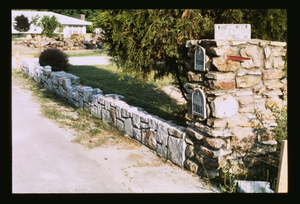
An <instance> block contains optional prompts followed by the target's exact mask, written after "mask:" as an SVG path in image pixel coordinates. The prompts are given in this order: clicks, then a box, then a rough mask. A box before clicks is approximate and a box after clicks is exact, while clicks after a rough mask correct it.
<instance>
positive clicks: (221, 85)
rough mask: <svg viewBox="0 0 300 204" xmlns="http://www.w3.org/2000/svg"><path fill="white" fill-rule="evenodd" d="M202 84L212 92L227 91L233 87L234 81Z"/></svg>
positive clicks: (215, 81) (212, 81)
mask: <svg viewBox="0 0 300 204" xmlns="http://www.w3.org/2000/svg"><path fill="white" fill-rule="evenodd" d="M204 84H205V85H206V86H207V87H209V88H211V89H213V90H229V89H233V88H234V87H235V81H234V80H233V79H232V80H206V81H205V82H204Z"/></svg>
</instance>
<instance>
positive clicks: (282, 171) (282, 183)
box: [275, 140, 288, 193]
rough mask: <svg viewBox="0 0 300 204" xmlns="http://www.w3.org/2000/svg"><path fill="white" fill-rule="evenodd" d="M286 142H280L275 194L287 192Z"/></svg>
mask: <svg viewBox="0 0 300 204" xmlns="http://www.w3.org/2000/svg"><path fill="white" fill-rule="evenodd" d="M287 148H288V147H287V140H282V143H281V152H280V160H279V167H278V173H277V183H276V190H275V192H276V193H287V192H288V166H287V164H288V160H287Z"/></svg>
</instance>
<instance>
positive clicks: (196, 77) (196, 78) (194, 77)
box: [187, 71, 203, 82]
mask: <svg viewBox="0 0 300 204" xmlns="http://www.w3.org/2000/svg"><path fill="white" fill-rule="evenodd" d="M187 78H188V81H189V82H202V81H203V79H202V75H201V73H195V72H192V71H189V72H188V73H187Z"/></svg>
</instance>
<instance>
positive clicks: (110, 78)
mask: <svg viewBox="0 0 300 204" xmlns="http://www.w3.org/2000/svg"><path fill="white" fill-rule="evenodd" d="M68 72H69V73H71V74H74V75H76V76H78V77H80V83H81V85H84V86H91V87H93V88H100V89H101V90H102V91H103V93H104V94H113V93H114V94H120V95H123V96H125V101H126V102H127V103H128V104H129V105H133V106H137V107H141V108H143V109H144V110H146V111H147V112H148V113H151V114H153V115H157V116H159V117H161V118H163V119H166V120H175V121H177V122H178V124H180V125H185V120H184V114H185V113H186V107H185V106H184V105H180V104H177V103H176V101H175V100H174V99H172V98H171V97H170V96H168V95H167V94H166V93H165V92H163V91H161V90H159V87H162V86H166V85H171V84H172V83H173V81H174V80H173V79H172V78H171V77H165V78H164V79H162V80H157V81H154V80H152V79H151V77H149V80H147V82H144V83H137V82H134V81H133V77H131V76H128V75H127V76H124V77H122V78H121V77H120V70H118V68H117V66H115V65H100V66H70V67H69V70H68Z"/></svg>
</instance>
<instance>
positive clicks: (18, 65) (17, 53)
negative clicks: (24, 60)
mask: <svg viewBox="0 0 300 204" xmlns="http://www.w3.org/2000/svg"><path fill="white" fill-rule="evenodd" d="M16 69H17V72H19V71H20V55H19V50H17V51H16Z"/></svg>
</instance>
